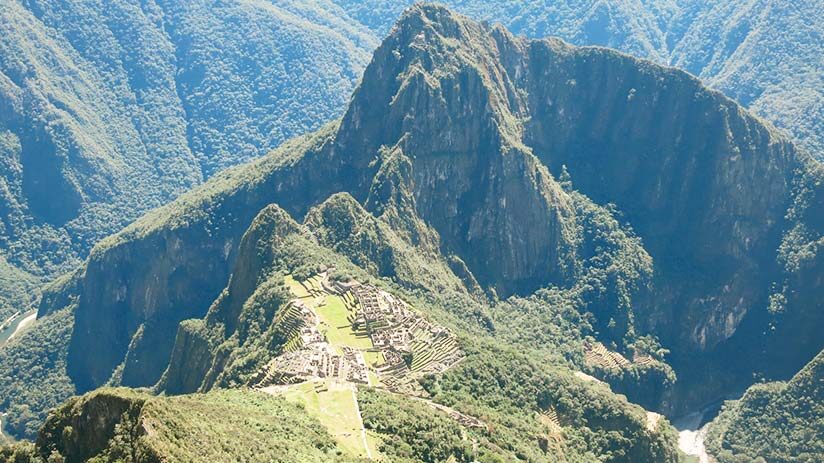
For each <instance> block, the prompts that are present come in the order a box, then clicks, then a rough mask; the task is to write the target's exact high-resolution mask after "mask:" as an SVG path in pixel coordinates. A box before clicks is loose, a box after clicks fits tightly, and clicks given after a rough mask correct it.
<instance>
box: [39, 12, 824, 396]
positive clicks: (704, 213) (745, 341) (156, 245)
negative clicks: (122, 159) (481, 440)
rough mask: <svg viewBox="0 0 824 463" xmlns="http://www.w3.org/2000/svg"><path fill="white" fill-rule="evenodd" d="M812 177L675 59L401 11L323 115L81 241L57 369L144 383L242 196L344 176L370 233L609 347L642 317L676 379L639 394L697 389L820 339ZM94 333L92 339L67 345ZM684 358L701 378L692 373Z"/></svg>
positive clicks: (241, 217) (803, 352) (220, 273)
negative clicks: (301, 132) (561, 311)
mask: <svg viewBox="0 0 824 463" xmlns="http://www.w3.org/2000/svg"><path fill="white" fill-rule="evenodd" d="M386 76H395V77H396V78H393V79H387V78H386ZM573 102H574V104H573ZM665 113H666V114H669V115H670V117H668V118H663V117H659V115H660V114H665ZM616 114H620V115H621V117H617V116H616ZM564 166H566V167H567V169H568V174H566V175H567V177H568V178H566V179H565V180H564V182H563V184H562V183H559V182H558V181H557V180H556V178H557V177H556V175H560V173H561V172H562V171H564ZM607 172H609V174H610V175H609V177H606V176H605V174H606V173H607ZM552 173H558V174H556V175H553V174H552ZM817 175H820V165H819V164H817V163H815V162H814V161H809V160H808V159H807V158H806V157H805V156H804V155H803V154H800V153H797V152H796V150H795V149H794V148H793V146H792V145H791V144H790V143H789V142H787V141H786V140H785V139H783V137H781V136H780V135H778V134H776V133H775V132H773V131H771V130H770V129H769V128H766V127H764V126H763V125H761V124H760V122H759V121H758V120H757V119H755V118H753V117H752V116H750V115H749V114H747V113H746V112H745V111H743V110H742V109H740V108H739V107H738V106H736V105H735V104H734V103H733V102H731V101H730V100H727V99H725V98H724V97H722V96H721V95H720V94H718V93H714V92H711V91H708V90H706V89H704V88H703V87H702V86H701V85H700V83H698V82H697V81H696V80H695V79H693V78H690V77H689V76H687V75H686V74H683V73H680V72H677V71H674V70H671V69H666V68H660V67H657V66H654V65H652V64H650V63H646V62H641V61H638V60H635V59H632V58H629V57H627V56H624V55H620V54H617V53H614V52H610V51H607V50H603V49H592V48H580V49H579V48H574V47H570V46H568V45H565V44H563V43H561V42H559V41H556V40H546V41H527V40H522V39H517V38H514V37H513V36H511V35H509V34H508V33H506V32H505V31H504V30H503V29H500V28H488V27H486V26H481V25H478V24H475V23H472V22H470V21H467V20H465V19H463V18H460V17H457V16H453V15H451V14H450V13H447V12H446V11H445V10H441V9H437V8H429V7H426V8H417V9H415V10H413V11H412V12H411V13H409V14H407V15H405V17H404V20H403V21H402V22H401V23H400V24H399V26H398V27H397V28H396V29H395V30H394V32H393V34H391V35H390V37H389V38H388V39H387V40H386V41H385V42H384V44H383V45H382V46H381V47H380V48H379V49H378V50H377V51H376V54H375V57H374V59H373V61H372V63H371V64H370V66H369V67H368V68H367V70H366V72H365V75H364V79H363V81H362V83H361V86H360V87H359V89H358V91H357V92H356V94H355V96H354V97H353V101H352V103H351V105H350V107H349V110H348V111H347V114H346V115H345V116H344V118H343V119H342V121H341V122H340V123H339V124H333V125H329V126H327V127H326V128H325V129H323V130H321V131H320V132H318V133H316V134H315V135H313V136H311V137H308V138H304V139H301V140H296V141H294V142H292V143H290V144H287V145H286V146H284V147H282V148H281V149H279V150H277V151H276V152H274V153H272V154H271V155H269V156H267V157H266V158H263V159H261V160H260V161H257V162H255V163H253V164H251V165H249V166H246V167H242V168H239V169H235V170H232V171H229V172H227V173H225V174H221V175H219V176H218V177H217V178H215V179H214V180H213V181H211V182H209V183H208V184H207V185H206V186H204V187H203V188H201V189H199V190H197V191H195V192H193V193H191V194H188V195H185V196H184V197H182V198H181V199H180V200H179V201H177V202H175V203H173V204H172V205H170V206H168V207H164V208H161V209H159V210H157V211H154V212H152V213H151V214H149V215H148V216H146V217H145V218H143V219H141V220H140V221H138V222H137V223H135V224H134V225H133V226H131V227H129V228H127V229H126V230H124V231H123V232H122V233H120V234H118V235H115V236H113V237H111V238H109V239H107V240H105V241H103V242H102V243H101V244H100V245H99V246H98V247H97V248H96V249H95V251H94V252H93V253H92V257H91V258H90V261H89V264H88V266H87V268H86V269H85V274H84V277H83V280H82V282H81V283H80V288H79V290H78V293H77V296H78V297H79V301H78V308H77V311H76V325H75V332H74V335H73V337H72V342H71V347H70V352H69V373H70V375H71V376H72V378H73V380H74V381H75V382H76V384H77V385H78V387H79V388H80V390H88V389H90V388H93V387H96V386H98V385H101V384H103V383H105V382H106V381H108V380H109V378H110V377H111V376H112V374H113V373H114V372H115V370H117V369H118V366H119V365H120V364H121V363H123V362H124V360H125V364H124V370H123V371H122V375H123V376H122V379H123V380H126V381H127V382H126V384H129V385H133V386H138V385H151V384H154V383H155V382H156V381H157V380H158V379H159V378H160V376H161V373H162V371H163V367H162V365H163V364H164V363H165V361H166V359H168V358H169V355H170V353H171V351H172V346H173V339H174V333H175V331H176V329H177V324H178V323H179V322H180V321H182V320H184V319H187V318H192V317H201V316H203V315H204V314H206V312H207V309H208V308H209V306H210V305H211V304H212V301H214V300H215V299H216V298H217V297H218V295H219V294H220V292H221V290H222V289H223V288H224V287H225V282H226V281H227V280H228V278H229V275H230V274H231V273H232V267H233V266H234V265H235V260H236V259H237V256H239V255H240V250H239V247H238V246H239V243H240V242H241V237H242V235H243V233H244V232H245V231H246V229H247V228H248V226H249V224H251V223H252V220H253V218H254V217H255V216H256V215H257V214H258V211H260V210H261V209H262V208H263V207H264V206H266V205H267V204H270V203H273V202H275V203H278V204H279V205H280V207H282V208H283V210H284V211H285V212H286V213H288V214H289V215H290V216H292V217H294V218H296V219H297V218H300V217H303V216H304V215H306V214H307V212H308V211H309V209H310V208H311V207H313V206H315V205H318V204H320V203H321V202H323V201H324V200H325V199H326V198H328V197H329V196H330V195H332V194H333V193H336V192H339V191H347V192H349V194H350V196H351V197H352V198H354V199H355V200H356V201H357V202H358V203H360V204H361V205H362V206H363V208H364V209H365V210H366V211H367V212H369V213H370V214H372V215H374V216H377V217H381V218H382V220H383V222H384V223H385V225H384V228H385V227H387V226H388V227H389V228H391V229H392V231H393V232H394V234H395V235H397V238H391V237H384V238H382V239H386V241H387V242H390V243H391V242H393V241H401V242H406V243H407V244H406V246H411V247H412V249H414V253H415V254H420V255H423V256H427V255H428V256H430V257H429V258H428V259H430V260H433V259H434V260H435V261H439V262H441V264H439V265H440V266H441V267H442V268H444V267H446V268H448V271H446V270H443V271H441V270H439V271H438V273H439V274H447V275H448V274H449V273H452V274H453V276H451V277H449V278H451V279H455V281H462V282H463V284H464V285H465V288H466V289H465V290H466V291H471V288H475V287H476V286H477V287H479V288H480V289H481V290H482V291H484V292H485V294H486V296H485V297H487V298H490V299H491V300H492V301H495V300H496V298H506V297H509V296H511V295H517V296H522V297H524V296H528V297H532V296H531V295H532V294H533V293H535V298H534V299H533V302H532V303H536V304H539V305H547V304H548V305H550V306H556V307H557V306H561V307H564V306H566V307H571V308H573V309H575V311H577V312H578V313H581V314H585V318H587V319H590V318H589V317H592V318H591V319H590V323H591V327H592V328H591V330H592V331H591V332H590V333H591V334H592V335H595V336H596V337H597V338H599V339H600V340H601V341H602V342H605V343H606V344H608V345H609V346H611V347H612V348H614V349H616V350H618V351H619V352H622V353H624V354H625V355H626V356H627V357H630V358H632V357H633V356H635V355H636V354H643V353H645V352H647V351H655V349H654V348H650V347H649V346H647V347H646V348H645V349H643V351H642V352H635V351H636V350H637V349H636V348H640V346H642V344H643V343H639V341H640V339H641V338H642V337H643V336H644V335H655V336H658V337H659V338H660V340H661V342H662V343H663V344H664V346H665V347H667V348H669V349H671V350H672V351H673V357H672V359H671V363H672V364H673V366H675V369H676V372H678V373H679V374H680V376H681V381H679V384H680V385H681V386H679V387H681V388H683V389H680V390H679V391H677V392H676V393H675V395H674V396H673V397H672V398H671V399H669V401H667V399H665V398H664V397H655V398H649V399H647V400H649V401H650V404H653V405H654V404H657V406H661V407H663V408H668V409H673V410H674V409H678V408H681V407H685V406H688V404H690V403H692V404H694V403H701V402H702V401H705V400H709V399H711V398H712V397H713V396H715V395H716V394H718V393H719V392H721V391H724V390H729V389H730V388H733V387H737V386H738V385H740V384H742V383H743V384H746V383H747V382H748V381H749V380H750V378H751V375H752V373H753V372H761V373H763V374H765V375H767V376H772V375H778V376H780V375H787V376H789V375H791V374H792V373H793V372H794V371H795V370H794V369H797V368H800V366H801V365H803V364H804V363H805V362H806V361H807V360H809V358H810V357H812V355H814V353H815V352H813V350H814V349H817V348H818V347H819V346H817V345H816V343H817V341H816V339H817V338H816V336H815V334H814V333H813V332H811V331H809V330H806V329H805V327H808V326H815V323H813V322H814V321H815V320H816V318H815V317H816V316H817V315H816V313H817V312H816V311H815V310H810V307H811V306H810V304H815V303H814V302H812V301H815V300H817V297H818V295H819V294H821V293H820V292H821V290H822V288H821V285H820V282H819V281H818V280H817V279H815V278H814V277H813V275H815V274H817V273H816V272H817V271H818V270H817V269H819V268H820V267H819V265H820V264H819V263H818V261H819V259H817V257H816V256H817V255H818V254H817V252H816V246H817V244H816V243H817V242H818V241H819V240H820V237H821V226H822V222H821V218H820V214H819V212H818V211H819V209H817V208H816V207H815V205H816V204H818V202H819V200H820V197H819V196H820V184H819V183H818V180H816V178H818V177H817ZM672 178H677V179H679V181H678V182H672V181H667V182H666V183H665V182H664V180H663V179H672ZM436 198H437V199H436ZM590 198H591V199H590ZM598 204H603V205H607V204H614V206H598ZM788 209H789V210H790V211H791V212H792V213H791V214H789V215H788V214H787V211H788ZM309 216H310V217H314V216H315V215H314V214H311V213H310V214H309ZM622 223H626V224H628V225H621V224H622ZM765 223H766V224H769V225H768V226H767V227H764V226H763V224H765ZM304 225H314V226H316V225H317V224H313V223H312V222H311V221H310V222H308V223H305V224H304ZM629 227H632V230H631V229H630V228H629ZM379 228H380V227H379ZM538 230H540V232H537V231H538ZM636 235H637V238H635V236H636ZM318 236H320V237H321V239H323V240H327V239H328V234H326V233H323V234H320V233H319V235H318ZM324 236H327V238H323V237H324ZM782 241H783V244H782ZM504 244H505V245H504ZM327 245H329V243H327ZM334 245H335V246H345V244H342V243H339V242H336V243H334ZM361 248H362V246H350V248H349V249H348V250H347V249H346V248H339V250H341V251H343V252H348V253H349V254H352V253H353V251H358V250H359V249H360V250H361V252H366V250H365V249H361ZM396 253H397V254H398V255H400V254H401V251H400V250H398V251H396ZM147 256H153V257H152V258H147ZM351 258H352V259H361V261H362V262H363V261H364V260H363V259H364V256H357V255H352V257H351ZM372 258H374V256H372ZM356 261H357V260H356ZM424 262H425V261H424ZM362 265H367V264H362ZM368 265H370V266H371V268H372V269H375V270H378V271H380V272H382V273H384V274H385V276H388V277H396V278H397V279H399V280H401V279H402V278H404V277H403V276H402V275H401V276H399V275H398V273H397V272H396V273H394V274H393V273H392V272H388V271H386V270H381V266H385V264H382V263H381V262H380V261H379V260H378V261H376V262H373V263H372V264H368ZM427 265H428V264H427ZM246 284H249V282H247V283H246ZM424 287H425V288H426V289H429V290H432V289H433V288H432V286H431V284H426V285H425V286H424ZM541 289H544V290H546V292H543V293H542V292H540V291H538V290H541ZM536 291H538V292H537V293H536ZM552 301H556V302H552ZM778 302H781V304H780V307H779V305H778ZM559 303H560V304H559ZM544 310H546V309H544ZM44 311H47V309H44ZM501 313H502V315H501V316H505V312H501ZM538 313H540V311H538ZM586 314H589V315H586ZM544 323H545V324H551V323H550V322H549V320H545V322H544ZM510 326H511V327H512V325H510ZM540 326H541V325H536V327H540ZM539 331H540V330H539ZM765 331H766V333H767V334H766V335H764V336H762V335H761V334H762V333H763V332H765ZM790 332H793V333H794V336H788V333H790ZM536 336H541V334H540V333H533V334H531V337H530V338H527V339H529V340H534V345H535V346H540V344H541V342H540V339H541V338H540V337H538V338H536ZM518 338H519V336H515V335H513V336H512V339H513V341H515V340H516V339H518ZM520 339H521V341H523V338H520ZM92 340H94V342H95V343H103V344H105V345H107V346H109V347H110V349H107V351H106V352H101V353H100V354H99V355H95V356H88V355H85V352H87V351H88V349H89V346H90V344H89V343H91V342H92ZM779 345H780V346H782V348H781V349H778V348H777V346H779ZM580 349H581V348H580V347H579V350H578V354H575V353H572V352H571V353H570V357H573V358H575V357H576V355H578V356H581V355H582V354H581V351H580ZM742 351H743V352H746V354H742V355H735V356H732V355H730V353H732V352H739V353H740V352H742ZM578 358H580V357H578ZM132 360H134V361H132ZM708 365H709V367H708ZM132 368H137V370H132ZM705 368H711V369H712V371H717V372H718V374H717V376H713V377H712V378H711V379H710V380H707V379H706V378H703V377H701V376H699V373H698V372H700V371H704V369H705ZM664 377H666V375H663V376H662V377H661V378H664ZM699 383H700V384H701V386H700V387H699V386H697V385H698V384H699Z"/></svg>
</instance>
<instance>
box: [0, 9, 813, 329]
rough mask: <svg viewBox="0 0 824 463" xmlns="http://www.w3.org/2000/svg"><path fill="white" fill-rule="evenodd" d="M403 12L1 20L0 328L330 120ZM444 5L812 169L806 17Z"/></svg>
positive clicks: (218, 12) (86, 13) (171, 13)
mask: <svg viewBox="0 0 824 463" xmlns="http://www.w3.org/2000/svg"><path fill="white" fill-rule="evenodd" d="M409 4H411V2H383V1H379V2H375V1H368V2H362V1H358V2H351V1H348V0H334V1H332V0H320V1H317V0H312V1H309V0H276V1H243V2H237V3H231V4H227V3H221V2H214V1H205V0H201V1H197V2H180V1H176V0H152V1H150V2H140V3H139V4H135V3H134V2H128V1H118V2H114V3H111V2H110V3H109V4H107V5H106V7H105V8H103V5H102V4H100V3H99V2H92V1H85V0H84V1H72V2H60V3H54V2H42V1H19V0H18V1H14V2H10V3H9V4H8V5H4V7H3V9H2V10H0V14H2V15H3V17H2V27H3V29H2V32H3V34H2V37H3V38H2V41H0V47H2V48H0V51H2V56H3V60H2V61H0V75H2V78H0V82H1V83H0V89H2V91H0V104H2V106H0V107H2V108H3V111H2V113H3V116H2V119H0V153H2V154H3V156H2V158H3V160H4V161H3V165H2V167H1V168H0V172H2V177H1V178H0V182H2V188H0V191H2V198H3V200H2V202H0V204H2V206H0V217H2V229H0V249H2V256H3V258H4V259H5V261H6V262H7V263H8V272H5V271H4V272H3V275H7V276H8V277H7V278H3V279H2V280H3V283H0V319H2V320H5V319H6V318H8V317H9V316H11V315H12V314H13V313H15V312H16V311H17V310H20V309H21V308H22V306H25V305H27V304H28V303H29V302H31V299H32V295H33V296H34V297H36V296H37V292H38V290H37V286H38V284H39V283H42V282H43V281H44V280H45V281H49V280H51V279H53V278H54V277H55V276H56V275H58V274H60V273H63V272H65V271H68V270H69V269H70V268H71V267H73V266H74V265H76V264H78V263H79V262H80V261H82V260H83V259H85V258H86V257H87V256H88V252H89V251H90V249H91V247H92V246H93V245H94V244H95V243H96V242H97V241H98V240H99V239H101V238H103V237H104V236H106V235H108V234H110V233H112V232H114V231H117V230H119V229H120V228H122V227H123V226H124V225H126V224H128V223H130V222H131V221H132V220H134V219H135V218H137V217H139V216H140V215H141V214H142V213H143V212H145V211H147V210H149V209H151V208H153V207H157V206H159V205H161V204H164V203H165V202H167V201H169V200H171V199H173V198H175V197H176V196H178V195H179V194H180V193H182V192H184V191H186V190H188V189H189V188H191V187H193V186H195V185H198V184H200V183H201V182H202V181H204V180H206V179H207V178H209V177H210V176H211V175H213V174H214V173H215V172H217V171H218V170H220V169H223V168H226V167H228V166H233V165H237V164H239V163H242V162H244V161H247V160H249V159H251V158H254V157H257V156H259V155H262V154H263V153H265V152H266V151H268V150H269V149H271V148H273V147H275V146H277V145H279V144H280V143H282V142H283V141H285V140H287V139H289V138H291V137H293V136H295V135H298V134H301V133H305V132H307V131H310V130H313V129H316V128H318V127H319V126H320V125H321V124H322V123H324V122H326V121H328V120H329V119H331V118H333V117H336V116H338V115H339V114H340V113H341V112H342V110H343V109H344V106H345V104H346V102H347V98H348V97H349V95H350V93H351V91H352V89H353V88H354V86H355V85H356V82H357V80H358V78H359V77H360V75H361V72H362V70H363V67H364V66H365V64H366V62H367V60H368V54H369V52H370V51H371V50H373V49H374V48H375V47H376V46H377V44H378V43H379V40H378V38H379V37H383V36H384V35H385V33H386V32H387V31H388V30H389V28H390V27H391V26H392V24H393V23H394V21H395V19H396V18H397V17H398V15H399V14H400V13H401V11H402V10H403V9H404V8H405V7H406V6H408V5H409ZM447 4H448V5H449V6H451V7H453V8H456V9H457V11H459V12H463V13H464V14H467V15H469V16H470V17H474V18H476V19H479V20H490V21H497V22H502V23H503V24H504V25H506V27H507V28H509V29H510V30H511V31H513V32H514V33H516V34H524V35H526V36H528V37H532V38H541V37H545V36H558V37H561V38H563V39H565V40H567V41H569V42H571V43H573V44H576V45H602V46H609V47H612V48H616V49H619V50H622V51H625V52H627V53H630V54H633V55H635V56H639V57H644V58H648V59H651V60H653V61H656V62H658V63H659V64H667V65H672V66H676V67H679V68H681V69H685V70H687V71H689V72H691V73H693V74H694V75H696V76H698V77H700V78H701V79H703V80H704V81H705V82H707V83H709V84H710V85H711V86H712V87H714V88H717V89H719V90H721V91H723V92H724V93H725V94H726V95H728V96H730V97H732V98H733V99H736V100H737V101H738V102H740V103H742V104H744V105H745V106H747V107H749V108H750V109H752V110H754V111H755V112H756V113H758V114H759V115H761V116H763V117H765V118H767V119H768V120H770V121H771V122H773V123H774V124H776V125H777V126H778V127H780V128H782V129H784V130H787V131H788V132H789V133H791V134H792V135H793V136H794V137H795V139H796V142H797V143H798V144H800V145H802V146H805V147H807V148H808V149H809V150H810V151H811V152H812V153H813V155H816V156H818V155H819V154H818V153H821V152H824V142H822V139H823V138H824V136H822V133H824V132H823V131H824V128H822V126H821V120H824V117H822V106H821V105H822V101H824V98H822V94H821V88H824V85H822V82H821V76H822V75H824V73H823V72H822V66H821V61H820V60H819V59H817V57H818V56H819V55H820V46H819V44H820V42H821V35H822V30H821V25H820V21H815V20H814V18H817V17H818V16H819V15H820V12H821V8H822V5H821V2H820V1H815V2H801V3H798V2H796V3H793V4H784V3H782V2H774V1H770V0H761V1H751V0H736V1H728V2H723V3H722V4H714V3H707V2H699V1H693V0H655V1H645V2H632V1H621V2H603V1H588V2H552V4H547V3H546V2H535V1H531V2H520V1H519V2H512V1H496V2H489V1H478V0H475V1H460V2H457V1H455V2H447ZM55 197H58V198H59V200H56V199H55ZM4 270H5V265H4ZM12 279H15V280H18V281H26V282H28V283H27V285H26V286H24V287H22V288H21V287H19V286H18V285H15V284H6V283H5V282H6V281H9V280H12Z"/></svg>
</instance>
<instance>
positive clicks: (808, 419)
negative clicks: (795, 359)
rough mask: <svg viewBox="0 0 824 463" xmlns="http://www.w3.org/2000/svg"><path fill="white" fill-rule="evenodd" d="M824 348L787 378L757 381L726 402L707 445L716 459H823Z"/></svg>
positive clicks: (796, 462)
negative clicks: (757, 382) (768, 381)
mask: <svg viewBox="0 0 824 463" xmlns="http://www.w3.org/2000/svg"><path fill="white" fill-rule="evenodd" d="M822 425H824V351H822V352H821V353H820V354H818V356H817V357H816V358H815V359H813V360H812V361H811V362H810V363H809V364H808V365H807V366H806V367H804V369H803V370H801V371H800V372H799V373H798V374H796V375H795V376H794V377H793V378H792V379H791V380H790V381H788V382H772V383H763V384H756V385H754V386H752V387H750V388H749V389H748V390H747V392H746V393H745V394H744V396H743V397H742V398H741V399H740V400H736V401H731V402H727V403H725V404H724V408H723V410H722V411H721V414H720V415H719V416H718V417H717V418H716V419H715V420H714V421H713V422H712V424H711V425H710V429H709V432H708V435H707V449H708V450H709V452H710V453H711V454H712V455H713V456H714V457H715V458H717V459H718V462H719V463H745V462H766V463H813V462H819V461H822V459H824V436H822Z"/></svg>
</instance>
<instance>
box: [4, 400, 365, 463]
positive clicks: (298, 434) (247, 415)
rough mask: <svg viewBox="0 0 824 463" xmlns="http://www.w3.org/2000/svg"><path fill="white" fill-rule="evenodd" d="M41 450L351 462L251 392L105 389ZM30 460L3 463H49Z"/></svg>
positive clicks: (301, 421)
mask: <svg viewBox="0 0 824 463" xmlns="http://www.w3.org/2000/svg"><path fill="white" fill-rule="evenodd" d="M90 415H91V416H93V417H94V418H95V419H94V420H84V419H82V417H84V416H90ZM36 450H37V453H39V455H47V456H49V459H48V461H49V462H51V461H64V460H63V458H65V461H91V462H106V461H124V462H125V461H129V462H136V461H142V462H160V461H164V462H180V463H184V462H191V461H235V460H240V461H248V462H271V461H280V462H284V463H286V462H294V463H303V462H318V463H321V462H323V463H326V462H335V461H347V462H352V461H354V460H353V459H351V458H346V457H344V456H342V455H343V452H342V450H341V449H339V448H338V447H337V446H336V444H335V441H334V440H333V439H332V438H331V437H330V436H329V435H328V434H327V433H326V432H325V431H323V428H322V426H321V425H320V423H319V422H318V421H317V420H316V419H315V418H312V417H311V416H309V415H307V414H306V413H305V410H304V409H303V408H302V407H299V406H297V405H293V404H290V403H287V402H286V401H284V400H283V399H279V398H276V397H272V396H270V395H268V394H264V393H260V392H252V391H248V390H226V391H216V392H212V393H209V394H198V395H191V396H179V397H170V398H165V397H153V396H150V395H147V394H145V393H140V392H134V391H131V390H126V389H101V390H98V391H96V392H93V393H90V394H88V395H86V396H82V397H79V398H76V399H74V400H72V401H70V402H68V403H67V404H66V405H64V406H62V407H60V408H58V409H57V410H55V411H54V413H52V414H51V415H50V417H49V420H48V421H47V423H46V425H45V426H44V429H43V433H42V434H41V437H40V439H39V440H38V442H37V445H36ZM15 453H16V455H15ZM32 453H33V452H32V448H31V446H18V447H16V448H7V449H4V450H3V451H2V453H0V461H3V462H6V461H8V462H17V461H20V462H31V463H34V462H41V461H43V462H45V460H42V459H41V458H40V456H39V455H32Z"/></svg>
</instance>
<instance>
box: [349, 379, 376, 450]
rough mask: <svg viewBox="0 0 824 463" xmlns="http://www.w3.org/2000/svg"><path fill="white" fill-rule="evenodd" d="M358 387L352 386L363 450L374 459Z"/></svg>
mask: <svg viewBox="0 0 824 463" xmlns="http://www.w3.org/2000/svg"><path fill="white" fill-rule="evenodd" d="M356 390H357V387H355V386H352V400H353V401H354V402H355V411H356V412H357V413H358V422H359V423H360V433H361V440H362V441H363V448H364V449H366V458H368V459H370V460H371V459H372V451H371V450H370V449H369V443H368V442H366V427H364V426H363V416H362V415H361V412H360V404H358V394H357V392H356Z"/></svg>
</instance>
